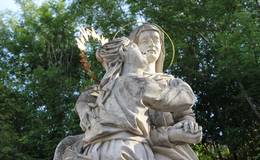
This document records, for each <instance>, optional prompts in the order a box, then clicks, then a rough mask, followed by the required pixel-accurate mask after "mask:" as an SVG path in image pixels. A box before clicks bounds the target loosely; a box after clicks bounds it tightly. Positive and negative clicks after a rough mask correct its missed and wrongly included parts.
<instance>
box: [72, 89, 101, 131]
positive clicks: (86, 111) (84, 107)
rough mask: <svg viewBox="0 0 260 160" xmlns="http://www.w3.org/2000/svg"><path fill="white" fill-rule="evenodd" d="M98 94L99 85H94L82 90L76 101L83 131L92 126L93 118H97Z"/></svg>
mask: <svg viewBox="0 0 260 160" xmlns="http://www.w3.org/2000/svg"><path fill="white" fill-rule="evenodd" d="M97 94H98V91H97V85H93V86H91V87H89V88H87V89H86V90H85V91H84V92H82V93H81V95H80V96H79V98H78V100H77V102H76V106H75V108H76V111H77V113H78V116H79V118H80V127H81V129H82V130H83V131H86V130H87V129H89V128H90V120H91V118H95V114H96V113H95V108H96V105H95V104H96V99H97Z"/></svg>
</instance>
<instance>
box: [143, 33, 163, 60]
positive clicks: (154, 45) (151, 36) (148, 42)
mask: <svg viewBox="0 0 260 160" xmlns="http://www.w3.org/2000/svg"><path fill="white" fill-rule="evenodd" d="M138 46H139V48H140V51H141V52H142V53H143V54H144V55H145V57H146V59H147V61H148V63H154V62H156V61H157V59H158V58H159V56H160V52H161V41H160V35H159V33H158V32H157V31H144V32H142V33H141V34H140V36H139V40H138Z"/></svg>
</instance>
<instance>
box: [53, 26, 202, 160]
mask: <svg viewBox="0 0 260 160" xmlns="http://www.w3.org/2000/svg"><path fill="white" fill-rule="evenodd" d="M96 56H97V59H98V60H99V61H100V62H101V63H102V65H103V67H104V68H105V70H106V73H105V75H104V77H103V79H102V80H101V82H100V84H99V85H95V86H92V87H90V88H89V89H87V90H86V91H85V92H83V93H82V94H81V95H80V97H79V99H78V101H77V103H76V110H77V112H78V115H79V117H80V126H81V128H82V130H83V131H84V132H85V134H83V135H78V136H70V137H67V138H65V139H64V140H62V141H61V142H60V143H59V145H58V146H57V148H56V151H55V155H54V160H61V159H66V160H72V159H75V160H76V159H82V160H83V159H84V160H89V159H91V160H121V159H122V160H168V159H169V160H171V159H172V160H174V159H197V157H196V155H195V153H194V152H193V151H192V149H191V148H190V146H189V144H194V143H198V142H199V141H200V140H201V136H202V131H201V127H199V126H198V124H197V123H196V121H195V119H194V114H193V111H192V108H191V107H192V106H193V104H194V101H195V96H194V94H193V92H192V89H191V88H190V86H189V85H188V84H187V83H185V82H184V81H182V80H180V79H178V78H174V77H173V76H171V75H167V74H163V73H162V67H163V61H164V56H165V55H164V40H163V33H162V32H161V31H160V29H158V28H157V27H156V26H154V25H151V24H144V25H142V26H140V27H138V28H137V29H136V30H134V31H133V32H132V33H131V35H130V37H129V39H128V38H126V37H122V38H117V39H114V40H112V41H110V42H108V43H106V44H105V45H103V46H102V47H101V48H100V49H99V50H98V51H97V53H96ZM170 112H172V113H173V116H172V114H171V113H170Z"/></svg>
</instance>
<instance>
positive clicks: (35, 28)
mask: <svg viewBox="0 0 260 160" xmlns="http://www.w3.org/2000/svg"><path fill="white" fill-rule="evenodd" d="M17 3H18V4H19V6H20V8H21V11H20V12H19V13H16V14H15V13H12V12H3V13H1V15H0V17H1V19H0V59H1V60H0V80H1V81H0V92H1V94H0V125H1V128H0V131H1V132H0V137H1V139H0V144H1V146H3V147H0V159H26V160H28V159H52V156H53V153H54V149H55V147H56V145H57V144H58V142H59V141H60V140H61V139H62V138H63V137H65V136H67V135H74V134H78V133H81V131H80V128H79V125H78V123H79V120H78V118H77V116H76V114H75V112H74V104H75V101H76V99H77V97H78V96H79V93H80V92H81V91H82V90H83V89H84V88H85V87H86V86H88V85H91V84H93V83H97V82H94V81H93V80H91V79H90V77H89V76H88V74H85V73H84V72H83V71H82V68H81V67H80V63H79V50H78V49H77V47H76V42H75V40H74V38H75V36H76V35H77V33H78V29H79V26H84V27H94V28H95V29H96V30H98V31H99V32H100V33H103V35H104V36H105V37H108V38H110V39H111V38H112V37H113V36H114V34H115V33H116V32H117V31H120V32H119V35H118V36H122V35H128V34H129V32H130V30H132V28H133V26H134V25H136V24H137V21H140V20H142V19H144V20H146V21H149V22H152V23H156V24H158V25H160V26H161V27H162V28H163V29H164V30H165V31H166V32H167V33H168V34H169V35H170V36H171V37H172V38H173V40H174V44H175V48H176V55H175V61H174V65H173V66H172V67H170V68H168V70H167V71H168V72H171V73H172V74H173V75H175V76H176V77H180V78H183V79H184V80H185V81H187V82H188V83H189V84H190V85H191V86H192V88H193V90H194V92H195V93H196V95H197V104H196V106H194V110H195V112H196V115H197V120H198V122H199V124H201V125H202V126H203V128H204V129H203V131H204V138H203V142H202V144H200V145H196V146H194V148H195V150H196V151H197V152H198V154H199V156H200V159H257V158H259V157H260V155H259V152H260V148H259V145H260V141H259V139H260V137H259V135H260V134H259V133H260V126H259V121H260V116H259V113H260V109H259V106H260V101H259V99H260V68H259V63H260V58H259V57H260V44H259V42H260V29H259V28H260V22H259V18H260V5H259V3H258V1H255V0H240V1H238V0H230V1H214V0H207V1H206V0H174V1H170V0H157V1H153V0H148V1H136V0H125V1H121V0H113V1H107V0H105V1H104V0H95V1H93V0H88V1H83V0H74V1H64V0H49V1H45V2H43V3H42V4H41V5H37V4H35V3H34V1H32V0H19V1H17ZM125 25H126V26H125ZM123 26H125V27H124V28H123V29H122V27H123ZM166 51H167V53H168V54H167V55H166V62H165V67H167V65H168V64H169V62H170V59H171V56H172V55H171V54H170V53H171V46H170V43H169V41H167V40H166ZM94 53H95V47H93V49H92V50H91V51H90V52H89V53H88V59H89V62H90V63H91V66H92V67H91V69H92V70H93V71H94V72H95V73H96V74H97V76H98V78H99V79H100V78H101V77H102V74H103V70H102V67H101V66H100V65H99V64H98V63H97V61H96V59H95V56H94ZM257 153H258V154H257Z"/></svg>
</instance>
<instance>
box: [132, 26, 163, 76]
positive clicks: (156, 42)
mask: <svg viewBox="0 0 260 160" xmlns="http://www.w3.org/2000/svg"><path fill="white" fill-rule="evenodd" d="M129 39H130V40H132V41H133V42H134V43H136V44H137V45H138V47H139V48H140V50H141V52H142V53H143V54H144V55H145V56H146V58H147V60H148V63H154V62H155V72H158V73H160V72H163V63H164V58H165V48H164V34H163V32H162V31H161V30H160V29H159V28H158V27H157V26H155V25H153V24H149V23H145V24H143V25H141V26H139V27H137V28H136V29H135V30H133V31H132V32H131V34H130V36H129Z"/></svg>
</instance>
